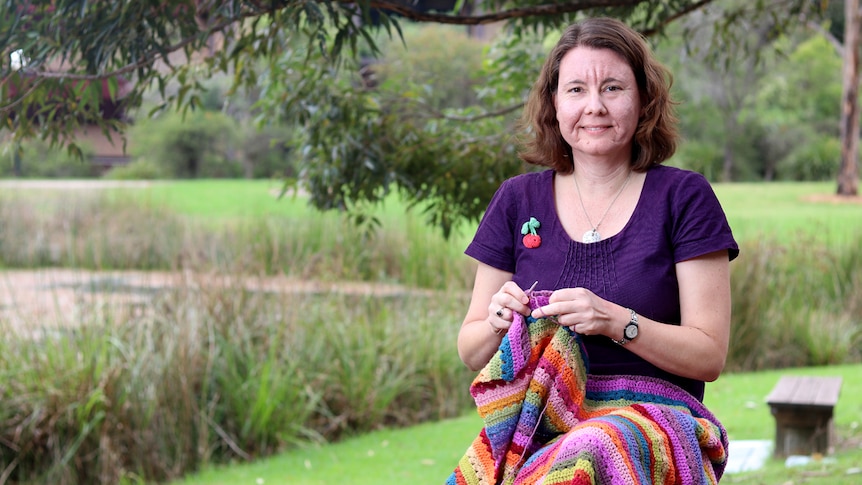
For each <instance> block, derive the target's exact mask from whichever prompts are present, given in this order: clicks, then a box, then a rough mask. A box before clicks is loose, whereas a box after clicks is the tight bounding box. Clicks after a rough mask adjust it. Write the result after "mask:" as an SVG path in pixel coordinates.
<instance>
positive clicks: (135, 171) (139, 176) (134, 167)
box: [102, 156, 168, 180]
mask: <svg viewBox="0 0 862 485" xmlns="http://www.w3.org/2000/svg"><path fill="white" fill-rule="evenodd" d="M167 175H168V174H167V172H166V171H165V169H164V167H163V166H162V165H160V164H158V163H156V162H154V161H153V160H152V159H150V158H147V157H144V156H142V157H138V158H137V159H135V160H134V161H132V162H130V163H127V164H125V165H115V166H114V167H112V168H111V169H110V170H109V171H108V172H107V173H105V174H104V175H103V176H102V177H103V178H106V179H112V180H156V179H163V178H168V177H167Z"/></svg>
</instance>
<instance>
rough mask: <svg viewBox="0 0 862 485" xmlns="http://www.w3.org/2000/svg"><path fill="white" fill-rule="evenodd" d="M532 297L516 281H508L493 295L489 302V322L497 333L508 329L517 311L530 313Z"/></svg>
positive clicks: (524, 313)
mask: <svg viewBox="0 0 862 485" xmlns="http://www.w3.org/2000/svg"><path fill="white" fill-rule="evenodd" d="M529 303H530V298H529V297H528V296H527V294H526V292H524V290H523V289H521V287H519V286H518V285H516V284H515V282H514V281H507V282H506V283H504V284H503V286H502V287H501V288H500V289H499V290H498V291H497V292H496V293H494V294H493V295H492V296H491V303H490V304H488V323H489V324H490V325H491V327H493V328H494V330H495V333H499V332H502V331H503V330H508V329H509V327H510V326H511V325H512V322H513V321H514V319H515V313H520V314H521V315H529V314H530V307H529V306H528V304H529Z"/></svg>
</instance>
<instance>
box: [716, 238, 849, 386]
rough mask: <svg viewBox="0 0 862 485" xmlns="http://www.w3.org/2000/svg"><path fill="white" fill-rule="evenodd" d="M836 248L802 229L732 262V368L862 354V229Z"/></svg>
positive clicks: (826, 361) (750, 247)
mask: <svg viewBox="0 0 862 485" xmlns="http://www.w3.org/2000/svg"><path fill="white" fill-rule="evenodd" d="M855 240H856V242H855V243H851V244H847V245H839V246H834V247H828V246H824V245H823V244H822V243H817V242H815V241H814V240H813V239H812V238H810V237H808V236H807V235H805V234H799V235H798V237H796V238H792V239H790V240H788V241H778V240H770V239H760V240H756V241H749V242H747V243H745V244H743V246H742V248H741V254H742V255H743V256H742V257H741V258H740V259H739V260H738V261H735V262H733V263H731V268H732V271H731V288H732V293H733V312H732V314H733V322H732V326H731V332H732V333H731V339H730V341H731V345H730V354H729V355H728V365H727V368H728V370H731V371H732V370H759V369H775V368H784V367H799V366H815V365H830V364H840V363H848V362H859V360H860V359H862V351H860V343H862V244H861V243H862V232H860V234H859V235H857V236H856V238H855Z"/></svg>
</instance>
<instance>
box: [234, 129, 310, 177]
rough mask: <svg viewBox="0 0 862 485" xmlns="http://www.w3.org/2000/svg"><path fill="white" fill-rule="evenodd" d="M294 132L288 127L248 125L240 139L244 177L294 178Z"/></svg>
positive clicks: (295, 174) (295, 168)
mask: <svg viewBox="0 0 862 485" xmlns="http://www.w3.org/2000/svg"><path fill="white" fill-rule="evenodd" d="M292 144H293V134H292V133H291V131H290V130H288V129H287V128H279V127H267V128H263V129H261V130H256V129H253V128H247V129H246V130H245V132H244V135H243V137H242V141H241V142H240V146H241V158H242V163H243V167H244V170H245V176H246V178H295V177H296V176H297V173H298V170H297V167H296V160H295V155H294V153H293V146H292Z"/></svg>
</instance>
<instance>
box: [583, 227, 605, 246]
mask: <svg viewBox="0 0 862 485" xmlns="http://www.w3.org/2000/svg"><path fill="white" fill-rule="evenodd" d="M581 240H582V241H583V242H585V243H587V244H590V243H594V242H599V241H601V240H602V236H601V235H600V234H599V231H597V230H595V229H590V230H589V231H587V232H585V233H584V235H583V237H582V238H581Z"/></svg>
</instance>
